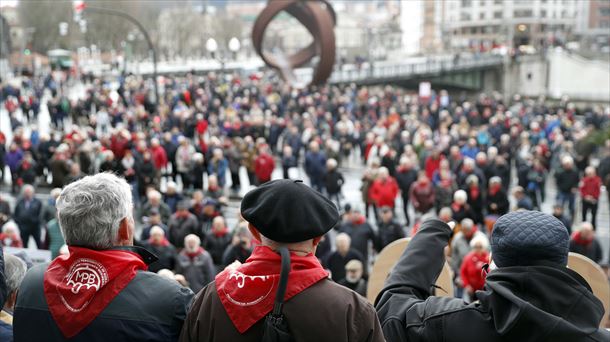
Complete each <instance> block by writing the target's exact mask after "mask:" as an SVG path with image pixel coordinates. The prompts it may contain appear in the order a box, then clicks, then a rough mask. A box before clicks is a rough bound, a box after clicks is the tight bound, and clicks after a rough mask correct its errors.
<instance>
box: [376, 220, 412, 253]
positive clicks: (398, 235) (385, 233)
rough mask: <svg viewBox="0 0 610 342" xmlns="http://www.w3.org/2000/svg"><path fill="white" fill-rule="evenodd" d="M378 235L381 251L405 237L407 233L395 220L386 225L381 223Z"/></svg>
mask: <svg viewBox="0 0 610 342" xmlns="http://www.w3.org/2000/svg"><path fill="white" fill-rule="evenodd" d="M377 227H378V229H377V234H378V235H379V250H380V251H381V250H382V249H383V248H384V247H385V246H387V245H389V244H390V243H391V242H393V241H396V240H398V239H402V238H403V237H405V231H404V230H403V229H402V227H401V226H400V225H399V224H398V223H397V222H396V221H394V220H392V221H390V222H388V223H385V222H383V221H380V222H379V223H378V225H377Z"/></svg>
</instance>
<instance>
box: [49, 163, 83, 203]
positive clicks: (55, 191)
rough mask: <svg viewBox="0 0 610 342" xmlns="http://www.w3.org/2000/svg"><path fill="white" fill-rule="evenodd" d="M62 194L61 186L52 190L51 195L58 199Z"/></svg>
mask: <svg viewBox="0 0 610 342" xmlns="http://www.w3.org/2000/svg"><path fill="white" fill-rule="evenodd" d="M73 165H78V164H76V163H75V164H73ZM60 194H61V188H55V189H53V190H51V197H53V198H55V199H57V197H59V195H60Z"/></svg>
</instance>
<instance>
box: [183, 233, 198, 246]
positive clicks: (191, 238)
mask: <svg viewBox="0 0 610 342" xmlns="http://www.w3.org/2000/svg"><path fill="white" fill-rule="evenodd" d="M189 241H195V244H196V245H197V246H201V239H200V238H199V236H197V235H195V234H189V235H187V236H185V237H184V245H185V246H186V245H188V242H189Z"/></svg>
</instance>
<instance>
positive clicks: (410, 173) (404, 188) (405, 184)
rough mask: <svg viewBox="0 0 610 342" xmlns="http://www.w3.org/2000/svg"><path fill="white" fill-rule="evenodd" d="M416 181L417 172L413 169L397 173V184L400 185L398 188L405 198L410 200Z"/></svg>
mask: <svg viewBox="0 0 610 342" xmlns="http://www.w3.org/2000/svg"><path fill="white" fill-rule="evenodd" d="M416 180H417V171H415V170H413V169H410V170H402V171H398V172H396V182H397V183H398V187H399V188H400V191H401V192H402V197H403V198H409V190H410V189H411V185H412V184H413V183H415V181H416Z"/></svg>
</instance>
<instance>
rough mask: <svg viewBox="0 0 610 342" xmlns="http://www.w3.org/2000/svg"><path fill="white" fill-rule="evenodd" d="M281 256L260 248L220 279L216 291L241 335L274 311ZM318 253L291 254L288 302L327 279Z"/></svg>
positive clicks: (221, 274) (224, 273)
mask: <svg viewBox="0 0 610 342" xmlns="http://www.w3.org/2000/svg"><path fill="white" fill-rule="evenodd" d="M281 259H282V258H281V257H280V255H279V254H277V253H276V252H274V251H273V250H272V249H271V248H269V247H266V246H257V247H255V248H254V251H253V252H252V255H251V256H250V257H249V258H248V260H246V262H245V263H244V264H242V265H241V266H239V267H238V268H237V269H235V270H228V269H226V270H224V271H222V272H221V273H219V274H218V275H217V276H216V292H217V293H218V297H220V301H221V302H222V305H223V306H224V308H225V311H226V312H227V315H228V316H229V318H230V319H231V321H232V322H233V324H234V325H235V328H236V329H237V331H239V332H240V333H242V334H243V333H244V332H245V331H246V330H248V329H250V327H251V326H253V325H254V324H255V323H256V322H258V321H259V320H261V319H262V318H263V317H265V315H267V314H268V313H269V312H271V310H272V309H273V304H274V301H275V293H276V291H277V287H278V283H279V280H280V267H281ZM327 277H328V272H326V271H325V270H324V269H323V268H322V266H321V265H320V262H319V261H318V258H316V256H315V255H314V254H311V253H310V254H308V255H307V256H298V255H295V254H294V253H290V275H289V276H288V287H287V288H286V295H285V297H284V299H285V300H289V299H290V298H292V297H293V296H295V295H297V294H299V293H301V291H303V290H305V289H307V288H308V287H310V286H312V285H313V284H315V283H317V282H318V281H320V280H322V279H324V278H327Z"/></svg>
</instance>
